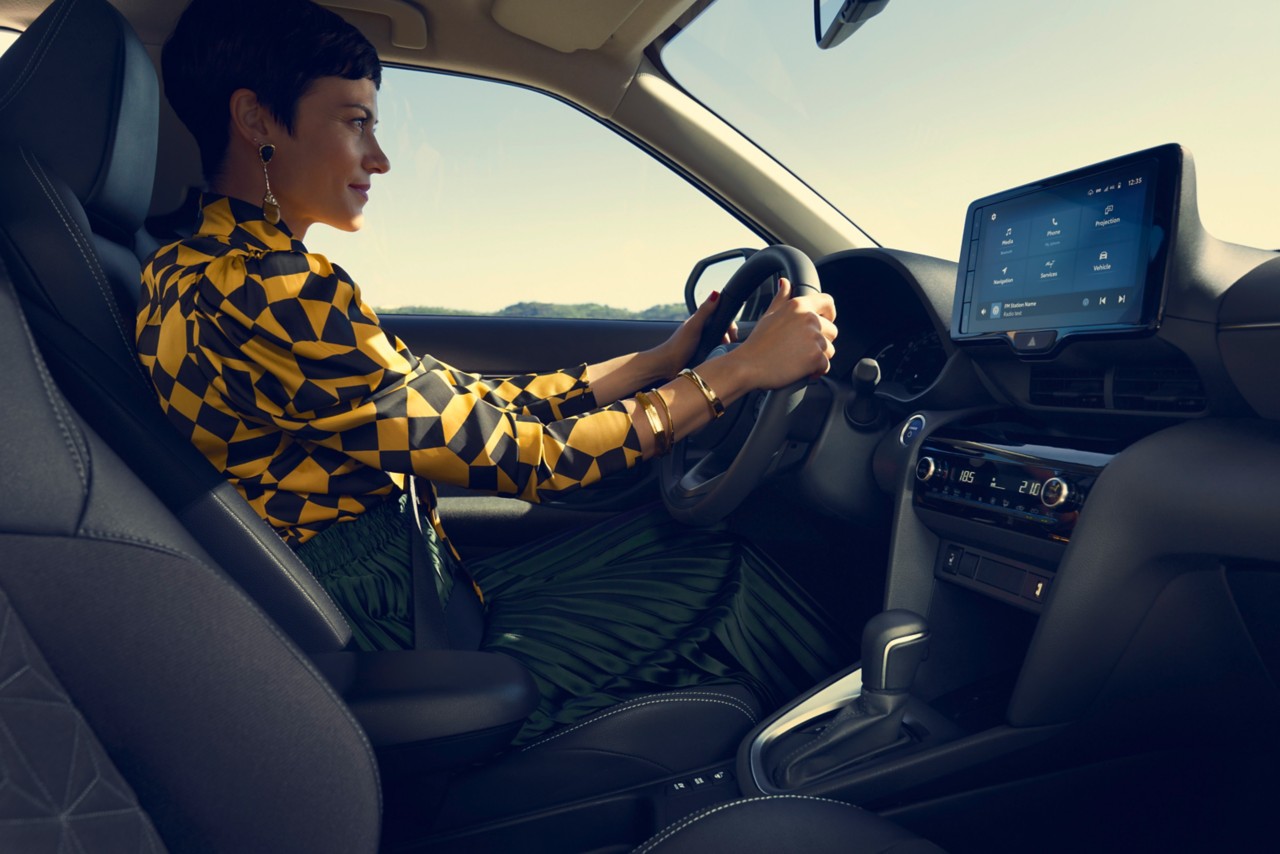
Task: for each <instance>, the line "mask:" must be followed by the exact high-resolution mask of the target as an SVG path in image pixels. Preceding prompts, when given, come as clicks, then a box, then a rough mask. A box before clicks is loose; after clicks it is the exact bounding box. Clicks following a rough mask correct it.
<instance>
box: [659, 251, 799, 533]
mask: <svg viewBox="0 0 1280 854" xmlns="http://www.w3.org/2000/svg"><path fill="white" fill-rule="evenodd" d="M774 273H778V274H780V275H782V276H783V277H785V278H786V279H788V280H789V281H790V282H791V296H792V297H793V298H794V297H798V296H804V295H806V294H817V293H821V292H822V289H821V287H820V286H819V284H818V271H817V268H815V267H814V266H813V262H812V261H810V260H809V256H807V255H805V254H804V253H803V252H801V251H800V250H799V249H795V248H793V247H791V246H783V245H781V244H778V245H774V246H770V247H768V248H766V249H762V250H760V251H759V252H757V253H756V254H754V255H752V256H751V257H750V258H748V259H747V261H746V263H745V264H743V265H742V266H741V267H739V268H738V271H737V272H736V273H734V274H733V278H731V279H730V280H729V282H728V284H726V285H725V286H724V290H723V291H722V292H721V294H720V298H719V300H718V301H717V303H716V308H715V311H714V312H712V314H711V317H710V318H708V319H707V323H706V325H705V326H704V327H703V329H702V336H701V338H700V339H699V340H698V348H697V350H695V351H694V355H693V358H692V359H691V360H690V362H689V364H690V366H697V365H700V364H702V363H703V362H704V361H706V360H707V358H708V357H709V356H711V355H712V354H713V353H714V352H715V351H716V350H717V349H724V348H725V345H724V344H723V343H722V342H723V340H724V336H725V333H726V332H728V331H729V324H730V323H732V322H733V319H734V317H735V316H736V315H737V314H738V309H740V308H741V307H742V305H743V304H744V303H745V302H746V301H747V298H748V297H750V296H751V294H752V293H753V292H755V290H756V289H757V288H758V287H759V286H760V283H761V282H762V281H764V279H765V278H766V277H767V276H771V275H773V274H774ZM807 384H808V382H807V380H800V381H798V382H795V383H792V384H791V385H790V386H787V387H786V388H780V389H776V390H774V391H770V392H767V393H765V395H764V399H763V401H762V402H761V403H760V405H759V407H758V414H757V415H756V416H755V422H754V424H751V423H750V421H749V419H750V417H751V415H750V410H751V408H752V407H751V405H750V401H751V398H752V396H751V395H748V396H747V397H744V398H742V399H741V400H739V401H738V402H737V403H735V405H734V406H733V407H730V410H729V412H727V413H725V415H724V417H722V418H720V419H717V421H713V422H712V423H711V424H710V425H709V426H708V427H707V428H704V429H703V430H702V431H701V432H700V433H698V434H695V435H696V437H697V438H698V439H699V444H704V443H705V444H710V445H711V446H712V447H710V449H709V450H708V451H707V453H706V454H704V455H703V456H702V458H701V459H699V460H698V461H697V462H696V463H693V464H691V463H690V456H689V453H688V451H689V444H690V443H689V439H686V440H684V441H682V442H680V443H679V444H677V445H676V446H675V448H674V449H672V451H671V453H670V454H668V455H667V456H665V457H662V458H661V460H659V463H658V480H659V486H660V488H661V491H662V500H663V502H664V503H665V504H666V505H667V510H668V511H669V512H670V513H671V515H672V516H674V517H675V518H676V519H679V520H680V521H681V522H685V523H686V524H690V525H711V524H714V523H716V522H718V521H720V520H721V519H723V518H724V517H725V516H727V515H729V513H731V512H732V511H733V509H734V508H735V507H737V506H738V504H739V503H741V502H742V500H743V499H744V498H746V497H747V495H749V494H750V493H751V490H753V489H755V487H756V485H757V484H758V483H759V482H760V480H761V479H762V478H763V477H764V474H765V471H766V469H767V468H768V466H769V462H770V461H771V460H772V459H773V457H774V455H775V454H776V453H777V451H778V449H779V448H781V447H782V444H783V442H785V441H786V438H787V428H788V425H789V422H790V419H791V414H792V413H793V412H794V411H795V410H796V408H797V407H798V406H799V405H800V401H801V400H802V399H803V398H804V389H805V386H806V385H807ZM734 410H737V412H735V411H734ZM719 422H730V423H729V424H727V425H721V424H720V423H719ZM739 422H741V423H739ZM743 433H745V434H746V438H745V439H741V438H740V437H741V436H742V434H743ZM690 438H694V437H690ZM708 440H709V441H708ZM735 441H740V442H741V444H740V445H739V446H737V450H736V452H735V451H734V450H733V448H734V445H735Z"/></svg>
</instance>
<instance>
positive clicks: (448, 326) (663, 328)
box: [380, 314, 677, 375]
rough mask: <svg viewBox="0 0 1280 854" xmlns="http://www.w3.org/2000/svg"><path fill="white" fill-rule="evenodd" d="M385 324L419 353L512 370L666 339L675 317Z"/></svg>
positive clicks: (598, 356)
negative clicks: (655, 318)
mask: <svg viewBox="0 0 1280 854" xmlns="http://www.w3.org/2000/svg"><path fill="white" fill-rule="evenodd" d="M380 320H381V321H382V325H383V326H384V327H386V328H387V329H389V330H391V331H392V332H394V333H395V334H396V335H398V336H400V338H401V339H402V340H403V341H404V342H405V343H406V344H408V345H409V349H410V350H412V351H413V352H415V353H430V354H431V355H432V356H435V357H436V358H437V359H440V360H442V361H445V362H448V363H449V364H451V365H454V366H456V367H458V368H460V369H461V370H464V371H470V372H472V373H478V374H488V375H503V374H506V375H510V374H520V373H528V372H532V371H551V370H555V369H557V368H565V367H571V366H573V365H579V364H581V363H583V362H599V361H603V360H604V359H609V358H612V357H614V356H618V355H621V354H622V353H631V352H634V351H636V350H644V349H647V348H649V347H652V346H654V345H656V344H659V343H661V342H662V341H664V340H665V339H666V338H667V336H669V335H670V334H671V333H672V332H673V331H674V330H675V328H676V325H677V324H675V323H666V322H662V321H654V320H562V319H558V318H544V317H448V316H441V315H418V314H384V315H382V316H381V317H380Z"/></svg>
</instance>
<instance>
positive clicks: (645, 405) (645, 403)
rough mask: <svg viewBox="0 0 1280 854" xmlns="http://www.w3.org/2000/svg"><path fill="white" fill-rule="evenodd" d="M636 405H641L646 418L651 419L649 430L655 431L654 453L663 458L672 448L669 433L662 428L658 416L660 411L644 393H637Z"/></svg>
mask: <svg viewBox="0 0 1280 854" xmlns="http://www.w3.org/2000/svg"><path fill="white" fill-rule="evenodd" d="M636 403H638V404H640V409H641V410H642V411H643V412H644V416H645V418H648V419H649V429H651V430H652V431H653V447H654V452H655V453H656V454H657V455H658V456H662V455H663V454H665V453H666V452H667V449H668V448H669V447H670V442H669V441H668V436H667V431H666V430H665V429H664V428H663V426H662V419H661V418H660V417H659V416H658V409H657V407H655V406H654V405H653V401H652V400H650V399H649V395H647V394H645V393H644V392H642V391H638V392H636Z"/></svg>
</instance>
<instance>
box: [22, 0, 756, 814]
mask: <svg viewBox="0 0 1280 854" xmlns="http://www.w3.org/2000/svg"><path fill="white" fill-rule="evenodd" d="M159 101H160V96H159V86H158V81H157V78H156V74H155V68H154V66H153V65H152V63H151V60H150V58H149V57H148V55H147V53H146V50H145V48H144V47H143V46H142V44H141V42H140V41H139V40H138V38H137V36H136V35H135V34H134V32H133V30H132V28H131V27H130V26H129V24H128V23H127V22H126V21H125V20H124V19H123V17H122V16H121V15H120V13H119V12H117V11H116V10H115V9H114V8H113V7H112V6H111V5H110V4H109V3H108V2H106V0H56V2H54V3H53V4H52V5H50V6H49V7H48V8H47V9H46V10H45V11H44V12H43V13H42V14H41V15H40V16H39V17H38V18H37V19H36V20H35V21H34V22H33V23H32V25H31V26H30V27H29V28H28V29H27V31H26V32H25V33H24V34H23V35H22V37H20V38H19V39H18V40H17V41H16V42H15V43H14V44H13V46H12V47H11V48H10V49H9V50H8V51H7V52H6V53H5V54H4V55H3V57H0V187H3V188H4V192H3V193H0V258H3V260H4V261H5V262H7V264H8V266H9V268H10V270H11V271H12V275H13V280H14V283H15V286H16V290H17V293H18V295H19V298H20V301H21V304H22V307H23V309H24V312H25V313H26V315H27V317H28V319H29V324H30V327H31V329H32V331H33V333H34V337H35V340H36V342H37V344H38V345H39V347H40V349H41V351H42V353H43V355H44V357H45V360H46V362H47V364H48V365H49V367H50V369H51V371H52V373H53V375H54V378H55V379H56V381H57V384H58V386H59V388H60V389H61V390H62V391H63V392H64V393H65V395H66V396H67V398H68V399H69V400H70V401H71V403H72V405H73V406H74V407H75V409H76V411H77V412H78V413H80V415H81V416H82V417H84V418H85V420H86V421H88V422H89V423H90V424H91V426H92V427H93V429H94V430H95V431H96V432H97V433H98V434H99V435H100V436H101V437H102V438H103V439H104V440H105V441H106V442H107V443H108V445H110V446H111V448H112V449H113V450H114V451H115V452H116V453H117V454H118V455H119V456H120V457H121V458H122V459H123V460H124V461H125V463H126V464H127V465H128V466H129V468H130V469H132V470H133V471H134V472H135V473H136V474H137V475H138V476H139V478H140V479H141V480H142V481H143V482H144V483H146V484H147V486H148V487H150V488H151V490H152V491H153V492H155V493H156V495H158V496H159V498H160V499H161V501H163V503H164V504H165V506H167V507H168V508H169V509H170V510H171V511H172V512H173V514H174V515H176V516H177V517H178V518H179V519H180V520H181V522H182V523H183V525H184V526H185V527H186V529H187V531H188V532H190V534H191V536H192V537H194V539H195V541H196V542H197V543H198V544H199V546H200V547H202V548H203V550H204V551H205V553H207V554H208V555H209V556H210V557H211V558H212V559H213V561H214V562H215V563H216V564H217V565H219V566H220V567H222V568H223V569H224V570H225V571H226V572H227V574H228V575H230V576H231V578H232V579H233V580H234V581H235V582H236V583H237V584H238V585H239V586H240V587H241V588H243V590H244V591H245V592H246V593H248V594H249V596H250V597H251V598H252V599H253V600H254V601H255V602H257V603H258V604H259V606H260V607H261V608H262V609H263V610H264V611H265V612H266V613H267V615H268V616H269V617H270V618H271V619H272V620H273V621H274V622H275V623H276V624H278V625H279V626H280V627H281V628H282V629H283V630H284V631H285V633H286V634H287V635H288V636H289V637H290V638H291V639H292V640H293V641H294V642H295V643H296V644H297V645H298V646H299V647H300V648H301V649H302V650H304V651H305V652H307V653H308V654H310V655H313V656H316V655H320V654H324V653H331V652H335V651H340V650H343V649H344V648H345V647H346V646H347V644H348V643H349V641H350V637H351V633H350V629H349V627H348V626H347V624H346V622H345V620H344V619H343V617H342V615H341V613H340V611H339V610H338V609H337V607H336V606H335V605H334V603H333V602H332V601H331V600H330V599H329V597H328V596H327V595H326V594H325V593H324V591H323V589H322V588H321V587H320V586H319V584H317V583H316V581H315V580H314V579H313V578H312V576H311V574H310V572H309V571H308V570H307V569H306V567H305V566H304V565H303V564H302V563H301V561H299V560H298V558H297V557H296V556H295V555H294V554H293V552H292V551H291V550H290V549H289V548H288V547H286V546H285V545H284V544H283V543H282V542H281V541H280V539H279V538H278V537H277V536H276V535H275V533H274V532H273V531H272V530H271V529H270V527H269V526H268V525H267V524H266V523H265V522H264V521H262V520H261V519H260V518H259V517H258V516H257V514H256V513H254V511H253V510H252V509H251V508H250V507H249V506H248V505H247V503H245V502H244V501H243V499H241V497H240V496H239V494H238V493H237V492H236V491H235V490H234V488H233V487H232V486H231V485H230V483H228V482H227V481H226V480H225V479H224V478H223V477H222V475H221V474H220V473H219V472H218V471H216V470H215V469H214V468H213V466H212V465H210V464H209V462H208V461H207V460H205V459H204V457H203V456H201V455H200V453H199V452H198V451H197V450H196V449H195V448H194V447H193V446H192V445H190V444H189V443H188V442H187V441H186V440H185V439H183V438H182V437H181V436H180V435H179V434H178V432H177V431H176V430H174V429H173V427H172V425H170V424H169V422H168V421H167V419H166V418H165V416H164V414H163V412H162V411H161V410H160V407H159V406H158V405H157V402H156V398H155V393H154V390H153V389H152V388H151V385H150V382H149V380H147V379H146V377H145V376H144V375H143V372H142V370H141V368H140V366H139V364H138V362H137V358H136V353H135V350H134V346H133V331H132V330H133V318H134V316H135V311H136V307H135V306H136V300H137V295H138V292H139V287H140V286H139V281H140V272H141V263H140V261H139V258H140V257H142V256H145V255H147V254H149V253H150V251H152V249H153V248H154V247H155V241H154V240H153V238H151V237H150V236H149V235H148V233H147V232H146V230H145V228H144V219H145V217H146V214H147V211H148V207H149V205H150V199H151V191H152V184H153V181H154V170H155V162H156V146H157V124H158V115H159ZM14 488H17V487H16V486H15V487H14ZM32 488H34V487H32ZM375 655H376V654H375ZM759 712H760V709H759V706H758V702H757V700H756V699H755V698H754V697H753V696H752V695H751V694H750V692H749V691H748V690H747V689H745V688H743V689H734V688H725V689H717V690H716V691H714V692H708V691H706V690H702V691H673V692H670V693H668V694H663V695H661V697H660V698H658V697H649V698H641V699H639V700H635V701H632V702H630V703H623V704H620V705H618V706H615V707H613V708H611V709H606V710H604V711H602V712H599V713H597V715H595V716H594V717H592V718H589V719H588V720H586V721H583V722H581V723H580V724H578V725H576V726H575V727H573V728H572V731H567V730H566V731H561V732H560V733H553V735H557V736H558V737H557V738H555V739H554V740H552V739H547V740H546V741H545V743H543V744H541V745H538V746H536V747H533V748H531V749H527V750H524V751H521V752H519V753H513V754H509V755H508V756H507V757H503V758H501V759H499V760H497V761H495V762H491V763H489V764H488V765H486V766H483V767H482V768H480V769H478V771H477V772H476V773H475V774H474V775H472V777H471V778H470V779H471V780H472V781H473V782H472V785H473V786H474V787H475V788H476V790H483V791H486V792H488V793H489V797H487V798H485V799H484V800H485V802H486V803H488V804H496V805H498V806H499V807H500V806H501V805H502V804H504V803H506V802H508V800H510V801H512V802H519V803H520V804H522V805H524V806H527V807H528V808H531V809H532V808H536V807H539V806H543V805H546V804H548V803H555V802H561V801H563V800H567V799H571V798H575V797H585V796H590V795H594V794H596V793H598V792H599V791H601V790H602V787H603V788H604V789H612V788H622V787H625V786H630V785H636V784H639V783H642V782H648V781H651V780H654V779H659V778H662V777H665V776H674V775H677V774H680V773H684V772H687V771H691V770H695V769H700V768H704V767H706V766H708V765H710V764H712V763H714V762H717V761H720V760H723V759H725V758H727V757H729V756H731V755H732V754H733V752H734V750H735V749H736V747H737V744H738V743H739V741H740V740H741V738H742V737H743V736H744V735H745V734H746V733H747V732H748V731H749V730H750V729H751V728H752V726H754V723H755V720H756V719H757V718H758V717H759ZM482 817H483V816H482V815H479V814H477V815H475V816H473V818H475V819H476V820H479V819H481V818H482Z"/></svg>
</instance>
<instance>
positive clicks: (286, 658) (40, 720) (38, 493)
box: [0, 263, 381, 854]
mask: <svg viewBox="0 0 1280 854" xmlns="http://www.w3.org/2000/svg"><path fill="white" fill-rule="evenodd" d="M0 395H3V396H4V400H5V406H3V407H0V435H3V436H4V437H5V440H4V442H0V471H3V472H4V477H3V479H2V481H0V482H2V483H3V491H2V492H0V780H3V782H4V786H3V790H4V795H5V796H4V797H3V798H0V851H22V852H32V854H38V852H43V851H49V852H53V851H124V850H134V851H159V850H162V849H163V848H164V847H168V848H171V849H173V850H175V851H297V852H312V851H321V850H323V851H351V852H359V851H374V850H376V848H377V844H378V834H379V825H380V820H381V817H380V810H381V804H380V793H379V788H378V777H377V768H376V764H375V760H374V757H373V754H372V752H371V750H370V748H369V745H368V742H367V741H366V739H365V737H364V733H363V731H362V730H361V729H360V727H359V725H358V724H357V723H356V722H355V721H354V720H353V719H352V717H351V715H350V714H349V712H348V710H347V708H346V706H345V705H344V704H343V702H342V701H341V700H340V699H339V698H338V697H337V696H336V695H335V694H334V693H333V691H332V689H331V688H330V687H329V685H328V683H326V682H325V681H324V680H323V679H322V678H321V677H320V676H319V675H318V674H317V673H316V671H315V670H314V669H313V668H312V666H311V664H310V661H309V660H308V659H307V657H306V656H305V655H304V654H303V653H302V652H301V651H300V650H299V649H298V648H297V647H296V646H295V645H294V644H293V643H292V642H291V641H290V640H289V639H288V638H286V637H285V636H284V635H283V634H282V633H281V632H280V631H279V629H278V628H277V627H276V626H275V625H274V624H273V623H272V622H271V621H270V620H269V619H267V618H266V616H265V615H264V614H263V613H262V612H261V611H260V610H259V609H258V608H257V607H256V606H255V605H254V604H253V603H252V602H251V600H249V599H248V598H247V597H246V596H245V595H244V594H243V593H242V592H241V591H240V589H239V588H238V587H237V586H235V585H234V584H233V583H231V582H230V581H229V580H228V579H227V577H226V576H225V575H224V574H223V573H222V572H221V571H220V570H218V569H217V568H215V567H214V566H212V565H211V564H210V563H209V562H207V561H206V560H205V559H202V557H201V548H200V546H199V544H197V543H196V542H195V541H194V540H193V539H192V537H191V536H190V534H189V533H188V532H187V531H186V530H185V529H184V528H183V526H182V525H180V524H179V523H178V522H177V520H176V519H175V518H174V517H173V515H172V514H171V513H170V512H169V511H168V510H167V509H166V508H165V507H164V506H163V504H161V503H160V502H159V501H158V500H157V499H156V498H155V496H154V495H153V494H152V493H151V492H150V491H149V490H147V489H146V488H145V487H144V486H143V485H142V484H141V483H140V482H139V481H138V480H137V478H136V477H135V476H134V475H133V473H132V472H130V471H129V469H128V467H127V466H125V465H124V464H123V463H122V462H121V461H120V460H119V459H118V458H117V457H116V456H115V455H114V454H113V453H112V452H111V450H110V449H109V448H108V447H107V446H106V445H105V444H104V443H103V442H102V441H101V440H100V439H99V438H98V437H97V436H96V435H95V434H94V433H93V432H92V430H91V429H89V428H88V427H87V426H86V425H84V424H83V423H82V422H81V421H80V420H79V417H78V416H77V415H76V414H75V412H74V411H73V410H72V408H71V407H70V406H69V405H68V403H67V402H66V401H65V400H64V399H63V398H62V396H61V394H60V393H59V390H58V388H57V387H56V385H55V384H54V382H53V381H52V379H51V378H50V376H49V374H48V373H47V371H46V370H45V366H44V364H43V361H42V359H41V357H40V353H39V351H38V349H37V347H36V346H35V343H34V340H33V338H32V336H31V334H30V332H29V330H28V329H27V327H26V325H25V323H24V321H23V316H22V311H21V308H20V305H19V302H18V300H17V298H16V293H15V291H14V289H13V288H12V286H11V284H10V281H9V278H8V275H7V273H6V271H5V269H4V265H3V264H2V263H0Z"/></svg>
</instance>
